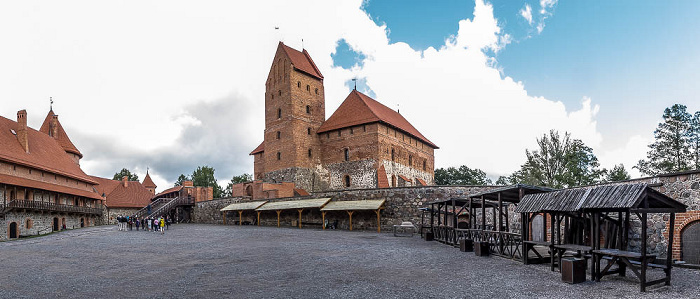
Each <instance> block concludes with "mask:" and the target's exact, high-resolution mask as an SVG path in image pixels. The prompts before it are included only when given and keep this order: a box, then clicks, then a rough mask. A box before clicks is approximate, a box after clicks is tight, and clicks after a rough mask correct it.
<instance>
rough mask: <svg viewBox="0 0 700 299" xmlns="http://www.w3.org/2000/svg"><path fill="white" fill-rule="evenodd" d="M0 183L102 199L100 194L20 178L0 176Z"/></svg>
mask: <svg viewBox="0 0 700 299" xmlns="http://www.w3.org/2000/svg"><path fill="white" fill-rule="evenodd" d="M0 182H2V183H3V184H8V185H14V186H22V187H27V188H36V189H42V190H48V191H54V192H58V193H64V194H71V195H77V196H83V197H87V198H92V199H102V196H101V193H100V194H98V193H96V192H94V191H85V190H81V189H76V188H71V187H66V186H63V185H56V184H51V183H47V182H41V181H35V180H30V179H26V178H22V177H17V176H11V175H7V174H0Z"/></svg>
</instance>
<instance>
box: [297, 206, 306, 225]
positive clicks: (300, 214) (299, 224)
mask: <svg viewBox="0 0 700 299" xmlns="http://www.w3.org/2000/svg"><path fill="white" fill-rule="evenodd" d="M303 210H304V209H297V211H299V228H301V211H303Z"/></svg>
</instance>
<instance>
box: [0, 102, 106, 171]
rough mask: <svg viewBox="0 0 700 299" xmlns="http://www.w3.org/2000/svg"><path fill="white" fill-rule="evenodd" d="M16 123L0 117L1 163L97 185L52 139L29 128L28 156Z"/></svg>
mask: <svg viewBox="0 0 700 299" xmlns="http://www.w3.org/2000/svg"><path fill="white" fill-rule="evenodd" d="M18 129H19V124H18V123H17V122H16V121H13V120H10V119H7V118H4V117H2V116H0V160H1V161H7V162H11V163H16V164H19V165H24V166H27V167H31V168H34V169H38V170H42V171H46V172H50V173H54V174H58V175H62V176H66V177H70V178H73V179H76V180H80V181H83V182H86V183H89V184H93V185H94V184H96V183H97V182H95V181H94V180H92V179H91V178H90V177H89V176H88V175H86V174H85V173H84V172H83V170H82V169H80V166H79V165H78V164H76V163H75V162H73V160H72V159H71V158H70V157H69V156H68V155H67V154H66V151H65V150H64V149H63V148H62V147H61V146H60V145H59V143H58V141H57V140H55V139H53V138H52V137H51V136H49V135H47V134H44V133H42V132H39V131H37V130H34V129H32V128H29V127H28V128H27V139H28V141H29V153H26V152H25V151H24V149H23V148H22V145H21V144H20V143H19V141H18V140H17V136H16V135H15V134H13V133H12V132H15V133H16V132H17V131H18Z"/></svg>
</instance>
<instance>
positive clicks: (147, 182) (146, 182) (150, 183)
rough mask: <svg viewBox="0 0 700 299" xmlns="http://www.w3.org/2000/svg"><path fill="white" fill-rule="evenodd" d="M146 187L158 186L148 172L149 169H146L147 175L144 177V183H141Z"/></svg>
mask: <svg viewBox="0 0 700 299" xmlns="http://www.w3.org/2000/svg"><path fill="white" fill-rule="evenodd" d="M141 185H143V186H144V187H146V188H154V189H155V188H156V187H158V186H156V183H154V182H153V180H152V179H151V175H149V174H148V171H146V177H145V178H144V179H143V183H141Z"/></svg>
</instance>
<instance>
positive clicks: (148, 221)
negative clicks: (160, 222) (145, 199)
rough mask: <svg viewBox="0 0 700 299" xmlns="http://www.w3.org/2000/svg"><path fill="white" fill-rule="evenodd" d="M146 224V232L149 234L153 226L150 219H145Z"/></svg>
mask: <svg viewBox="0 0 700 299" xmlns="http://www.w3.org/2000/svg"><path fill="white" fill-rule="evenodd" d="M146 223H148V231H149V232H150V231H151V226H152V225H153V223H151V218H148V219H146Z"/></svg>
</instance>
